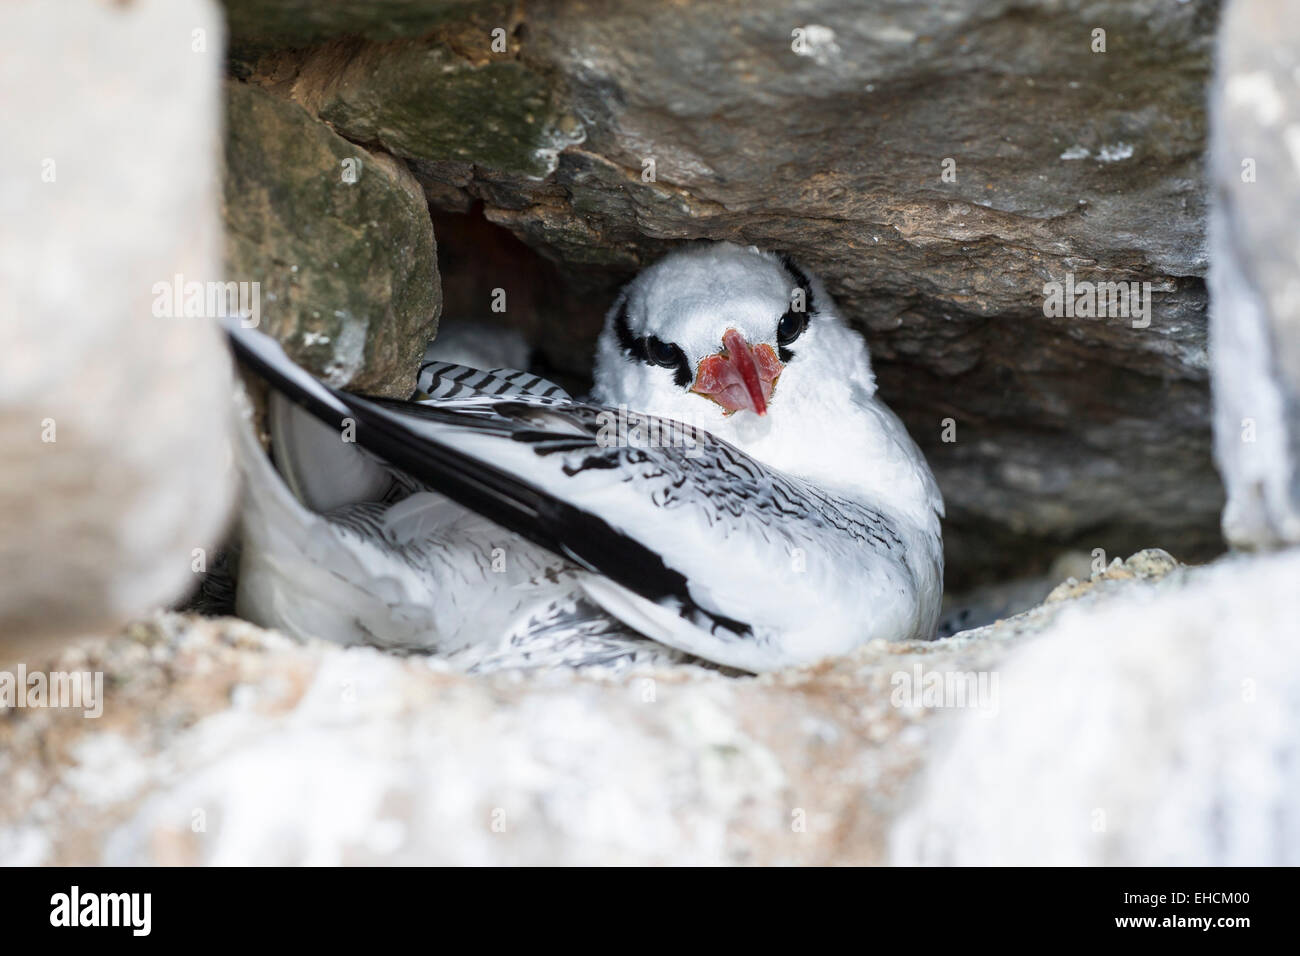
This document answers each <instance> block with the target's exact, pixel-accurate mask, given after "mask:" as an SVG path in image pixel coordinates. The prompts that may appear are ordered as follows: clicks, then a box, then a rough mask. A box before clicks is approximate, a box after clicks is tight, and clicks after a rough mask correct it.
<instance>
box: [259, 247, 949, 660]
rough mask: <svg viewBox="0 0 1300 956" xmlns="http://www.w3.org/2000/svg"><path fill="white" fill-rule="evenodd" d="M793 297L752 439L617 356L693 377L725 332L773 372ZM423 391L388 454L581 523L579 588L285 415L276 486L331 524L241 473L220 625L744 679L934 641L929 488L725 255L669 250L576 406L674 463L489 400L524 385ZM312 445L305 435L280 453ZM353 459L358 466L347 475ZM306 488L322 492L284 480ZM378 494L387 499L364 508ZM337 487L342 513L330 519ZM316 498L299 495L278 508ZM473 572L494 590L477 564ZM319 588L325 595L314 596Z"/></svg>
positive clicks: (852, 358) (600, 431) (826, 327)
mask: <svg viewBox="0 0 1300 956" xmlns="http://www.w3.org/2000/svg"><path fill="white" fill-rule="evenodd" d="M801 283H802V284H803V285H804V287H805V288H806V291H807V292H808V293H809V295H810V299H811V301H810V302H809V306H810V308H809V321H808V322H807V328H806V330H805V331H804V332H803V333H802V334H801V335H800V336H799V337H798V338H797V339H795V340H794V341H793V342H789V343H786V344H785V345H784V346H781V351H782V356H783V358H784V363H783V367H782V368H781V371H780V374H779V378H778V379H777V381H776V384H775V387H774V390H773V392H772V395H771V400H770V403H769V406H768V412H767V414H766V415H764V416H761V417H760V416H758V415H755V414H754V413H753V412H751V411H744V410H742V411H738V412H735V413H733V414H727V413H726V412H725V411H724V409H723V408H722V407H721V406H720V405H718V404H715V403H714V402H713V401H711V400H709V399H707V398H704V397H702V396H701V395H699V394H695V393H693V392H692V391H690V389H689V386H684V385H683V384H682V383H681V381H680V380H679V377H678V376H675V374H674V371H673V369H670V368H666V367H662V366H657V365H653V364H648V363H646V362H645V361H643V360H642V359H639V358H638V357H637V355H636V354H635V353H636V351H637V349H636V348H632V349H629V348H628V339H627V336H628V334H629V332H630V334H631V335H632V336H633V337H634V338H636V339H638V340H640V339H644V338H645V337H647V336H654V337H656V338H657V339H659V340H661V341H662V342H669V343H673V344H675V345H676V346H677V347H679V348H680V349H681V350H682V352H683V353H684V355H685V358H686V361H687V363H689V366H690V368H692V369H693V368H695V367H697V366H698V365H699V363H700V362H701V361H703V360H704V359H705V358H707V357H708V356H710V355H713V354H715V353H718V352H719V350H720V349H721V348H722V337H723V334H724V333H726V332H727V331H728V330H729V329H730V330H736V331H738V332H740V333H741V334H742V335H743V336H744V339H745V341H747V342H748V343H752V344H755V345H757V344H759V343H770V344H771V346H772V347H773V349H774V350H775V349H776V348H777V347H778V345H779V343H778V341H777V325H778V322H780V320H781V317H782V315H783V314H785V313H786V311H787V310H788V309H789V307H790V296H791V291H792V287H793V286H794V285H798V284H801ZM619 322H621V323H623V324H624V326H625V328H624V330H623V331H622V333H621V334H620V332H619V330H618V328H617V327H616V325H617V323H619ZM439 375H440V376H441V377H438V376H434V377H432V378H430V380H428V381H424V382H422V386H424V387H426V391H431V392H432V393H434V394H437V395H438V397H436V398H433V399H431V400H429V401H428V402H426V403H425V405H424V411H421V412H419V413H418V414H416V413H415V410H411V409H407V410H398V411H399V412H400V414H401V415H402V416H403V421H404V423H405V424H404V425H403V426H402V427H403V428H407V429H409V434H410V436H411V438H410V440H411V441H413V442H416V443H419V442H428V443H431V444H433V445H440V446H443V447H449V448H454V449H455V450H456V451H457V453H459V454H462V455H464V456H467V460H468V462H469V463H470V465H469V467H470V468H473V467H474V464H473V463H475V462H478V463H485V464H486V465H490V466H491V467H492V468H494V469H498V470H499V471H500V472H502V473H505V474H506V475H512V476H518V477H520V478H521V479H523V480H524V481H525V482H526V483H527V486H528V488H529V489H531V490H532V491H536V492H537V493H538V494H540V495H541V496H543V498H544V499H545V500H554V501H556V502H559V503H563V504H567V505H570V506H572V508H573V512H572V513H573V514H576V515H578V518H577V519H576V520H578V521H579V522H581V521H582V520H585V519H583V518H582V517H581V516H582V515H587V516H591V517H593V518H594V519H596V520H597V521H599V522H600V523H601V524H602V525H603V526H606V527H607V528H608V529H609V534H611V535H612V536H613V540H614V546H613V556H612V557H610V556H608V555H606V553H605V552H600V553H599V554H597V556H596V557H595V558H591V557H590V556H588V555H578V557H579V560H580V561H582V562H583V563H585V564H586V565H587V567H586V568H584V567H580V566H579V564H578V563H575V562H574V561H567V560H565V559H564V558H561V557H558V556H557V555H556V554H554V553H553V552H552V551H550V550H547V549H546V548H543V547H540V546H539V545H538V544H535V543H533V542H531V541H528V540H525V539H524V538H523V537H520V536H519V535H517V534H512V533H510V532H507V531H505V530H503V529H502V528H500V527H498V526H497V525H495V524H493V523H492V522H491V521H488V520H486V519H485V518H482V517H479V516H478V515H475V514H473V513H471V512H468V511H467V510H466V509H464V508H462V507H461V506H460V505H457V504H455V503H452V502H450V501H448V500H447V499H445V498H442V497H441V496H440V495H438V494H437V493H436V490H435V489H432V488H424V487H420V486H418V483H416V482H413V481H411V480H410V479H409V478H406V477H405V476H403V475H401V474H400V473H398V472H395V471H393V470H392V469H390V468H388V467H387V466H386V465H384V464H383V463H381V462H377V461H375V460H374V459H373V458H371V457H370V456H368V455H367V454H366V453H365V452H364V451H362V450H360V449H358V448H357V447H356V446H355V445H348V444H346V443H343V442H339V441H338V435H337V430H334V429H331V428H330V427H329V426H320V425H319V424H318V423H314V422H310V421H308V420H307V418H306V413H304V412H302V411H301V410H297V409H294V410H292V411H290V410H289V409H288V408H287V407H284V406H279V407H278V411H277V408H276V407H274V406H273V412H276V415H275V417H276V424H275V426H274V427H273V432H275V433H276V434H277V435H278V436H279V440H280V442H281V450H280V451H278V452H277V463H278V464H279V465H280V467H281V470H282V471H284V472H286V473H287V474H288V475H289V483H290V485H291V486H292V487H294V488H295V489H296V490H298V491H299V493H300V494H303V497H304V499H305V500H307V501H308V502H311V501H312V495H313V494H316V495H319V498H318V500H317V504H318V505H319V504H320V503H321V502H324V503H326V504H329V505H330V506H332V507H334V509H335V510H334V511H333V512H331V513H329V514H327V515H325V516H319V515H316V514H314V513H313V512H311V511H310V510H309V509H307V508H306V507H304V506H303V504H301V503H300V502H298V501H297V500H296V499H294V498H293V496H292V495H287V494H283V493H279V494H277V493H274V492H267V491H265V490H264V489H262V487H261V486H262V485H266V484H269V483H272V482H274V481H276V480H277V479H276V478H275V475H274V473H273V472H271V471H270V470H269V467H268V466H267V465H266V462H265V459H264V456H260V457H261V458H262V461H261V462H260V463H259V462H253V463H250V464H246V466H245V467H246V470H248V471H250V478H251V479H252V483H253V485H254V487H255V493H254V495H253V496H252V497H253V498H254V499H255V503H254V504H253V505H252V506H251V507H252V510H253V512H254V520H253V521H249V520H247V519H248V516H247V515H246V520H245V523H244V526H245V536H246V538H247V539H248V540H246V542H245V552H244V553H245V557H244V567H243V569H242V574H243V576H244V579H243V580H241V584H240V595H241V608H242V609H243V611H244V612H245V613H248V614H249V615H250V616H253V617H255V618H257V619H259V620H261V621H262V622H264V623H270V624H276V625H278V626H282V627H285V626H287V627H289V628H290V629H293V630H298V631H301V632H304V633H317V634H321V635H323V636H327V637H332V638H334V639H337V640H344V641H351V640H367V641H372V642H378V643H386V644H393V645H399V646H407V647H425V648H430V649H437V650H441V651H444V652H456V653H459V654H461V655H466V654H468V655H469V658H470V659H472V660H474V661H475V662H479V663H482V662H489V661H501V662H506V663H518V662H519V660H520V654H519V653H515V654H513V655H512V654H511V653H509V651H510V649H512V648H514V649H519V648H524V651H523V652H522V654H523V657H524V658H526V659H527V660H528V661H529V662H530V663H542V662H548V661H552V660H556V659H563V660H564V662H566V663H572V662H582V661H583V660H584V659H587V658H589V657H593V656H599V657H600V658H601V659H602V660H610V659H615V658H620V659H633V658H635V657H636V655H638V654H639V655H640V656H642V657H644V656H645V655H646V653H647V645H646V643H645V641H644V640H642V639H640V638H638V637H636V636H635V634H636V633H639V634H640V635H644V636H645V637H648V638H652V639H654V640H655V641H658V642H660V643H661V644H663V645H666V646H668V647H671V648H675V649H677V650H679V651H682V652H686V653H689V654H693V655H696V656H698V657H701V658H704V659H706V660H709V661H714V662H717V663H721V664H724V665H729V666H733V667H738V668H743V669H747V670H754V671H759V670H767V669H771V668H774V667H779V666H782V665H785V664H788V663H794V662H800V661H809V660H814V659H817V658H819V657H822V656H825V655H829V654H837V653H842V652H844V651H847V650H849V649H850V648H852V647H853V646H856V645H857V644H860V643H862V642H864V641H866V640H870V639H872V638H884V639H891V640H894V639H905V638H914V637H921V638H925V637H930V636H932V635H933V631H934V626H935V621H936V619H937V614H938V606H939V597H940V592H941V583H942V554H941V543H940V537H939V525H938V518H939V514H940V513H941V511H942V501H941V499H940V497H939V494H938V490H937V488H936V486H935V484H934V480H933V478H932V477H931V475H930V471H929V469H928V467H927V466H926V464H925V461H924V459H923V457H922V456H921V454H920V452H919V451H918V450H917V448H916V446H915V445H914V444H913V443H912V441H911V439H910V437H909V436H908V435H907V432H906V430H905V429H904V428H903V426H902V424H901V423H900V422H899V421H898V419H897V418H896V417H895V416H894V415H893V413H892V412H890V411H889V409H888V408H886V407H885V406H884V404H883V403H881V402H880V400H879V399H878V397H877V396H876V395H875V382H874V378H873V376H872V373H871V368H870V361H869V356H868V354H867V349H866V345H865V343H864V342H863V341H862V339H861V338H860V337H859V336H858V335H857V334H856V333H855V332H853V331H852V330H851V329H849V328H848V327H847V326H845V325H844V323H843V322H842V321H841V320H840V319H839V317H838V316H837V315H836V314H835V311H834V307H833V305H832V303H831V302H830V299H829V297H828V296H827V294H826V292H825V290H824V288H823V287H822V286H821V285H820V283H818V282H817V281H816V280H815V279H812V278H811V277H807V276H805V275H804V274H803V273H802V272H801V271H800V270H798V267H797V266H794V265H793V264H790V263H786V262H783V261H782V260H780V259H778V258H777V257H775V256H771V255H768V254H765V253H762V252H759V251H758V250H755V249H742V248H739V247H736V246H732V245H728V244H714V245H707V246H700V247H694V248H691V249H688V250H684V251H682V252H679V253H676V254H674V255H673V256H670V257H668V258H667V259H665V260H664V261H663V262H661V263H659V264H658V265H656V266H654V267H652V268H651V269H648V270H646V271H645V272H644V273H642V275H640V276H639V277H638V278H637V279H636V280H635V281H634V282H633V283H632V284H631V285H630V286H629V287H628V288H627V289H626V290H625V292H624V295H623V296H621V297H620V300H619V302H618V303H616V305H615V307H614V309H612V310H611V313H610V316H609V319H608V320H607V323H606V328H605V330H604V332H603V333H602V335H601V337H600V340H599V342H598V348H597V356H596V376H595V379H596V390H595V397H596V399H597V400H598V401H599V402H601V403H602V404H603V405H604V406H607V407H612V408H613V409H617V408H618V407H619V406H624V407H625V408H626V409H628V410H631V411H634V412H641V413H649V414H653V415H657V416H662V417H664V418H667V419H673V420H676V421H684V422H687V423H689V424H690V425H692V426H696V427H698V428H700V429H703V431H702V432H699V433H693V432H691V433H687V443H686V444H684V445H683V444H678V445H677V446H676V447H673V446H672V445H671V444H670V445H669V447H660V446H652V447H644V445H643V444H641V443H638V441H637V438H638V437H642V438H644V437H645V433H644V432H642V433H641V434H640V436H638V434H637V433H636V432H635V430H633V432H632V433H631V434H628V433H627V432H626V429H625V430H624V431H623V432H620V431H618V430H617V428H614V429H611V428H610V425H611V423H612V422H615V423H616V422H618V421H620V419H619V417H618V413H617V412H616V411H614V412H611V411H609V410H607V409H602V408H600V407H596V406H592V405H584V404H581V403H572V402H571V401H569V400H568V399H567V397H564V396H556V395H555V393H553V392H552V393H546V394H543V393H544V392H545V390H546V386H547V385H548V384H549V383H544V384H542V385H538V386H534V387H532V388H523V389H520V388H517V387H511V386H512V385H518V384H519V383H520V382H521V381H522V382H524V383H526V384H531V379H530V378H529V377H526V376H525V377H523V378H522V379H521V378H520V377H519V376H518V375H512V374H511V373H497V374H496V375H495V376H487V377H483V376H481V375H480V376H478V377H476V376H475V375H474V374H473V373H468V372H466V373H464V374H460V373H454V372H450V371H448V370H446V369H441V370H440V372H439ZM503 383H504V384H503ZM475 386H479V387H475ZM494 391H501V392H502V394H499V395H497V394H492V393H493V392H494ZM449 393H450V394H449ZM357 401H359V400H357ZM363 410H364V409H363ZM623 420H624V421H626V416H624V419H623ZM635 422H636V419H633V424H634V426H635ZM313 426H314V427H315V428H316V429H317V434H316V437H315V438H314V439H312V440H306V439H303V438H302V435H303V434H305V433H308V432H310V430H311V428H312V427H313ZM321 428H324V430H325V432H324V435H323V437H322V434H321V433H320V429H321ZM652 434H653V433H652ZM658 434H659V435H660V437H662V436H664V435H667V434H676V435H677V436H678V437H680V436H681V432H680V430H679V431H677V432H675V433H673V432H669V431H668V430H667V429H665V430H664V431H663V432H660V433H658ZM624 438H627V439H630V440H628V441H626V442H621V441H620V440H621V439H624ZM245 451H246V452H247V453H248V454H249V455H251V454H253V453H254V452H255V451H256V450H255V449H250V448H246V449H245ZM357 456H362V458H363V459H364V460H365V461H364V464H360V465H358V464H357V463H356V461H355V460H354V461H352V462H351V463H349V462H348V459H349V458H351V459H355V458H356V457H357ZM321 470H323V471H326V472H328V474H330V475H331V476H334V477H332V478H331V479H330V480H328V481H321V480H319V479H317V480H314V481H313V480H308V479H304V478H302V477H301V474H302V473H310V472H313V471H321ZM377 474H382V475H383V476H384V480H385V481H387V482H388V485H387V486H386V487H385V489H384V490H383V491H382V492H380V491H378V489H377V486H376V485H377V481H378V479H377V478H376V475H377ZM350 483H354V484H355V500H354V501H352V502H350V503H348V502H341V501H340V499H341V498H347V497H348V491H347V488H348V485H349V484H350ZM321 485H323V486H324V491H323V492H320V491H309V493H306V494H304V493H303V489H314V488H318V486H321ZM281 492H283V488H281ZM530 493H531V492H530ZM264 495H265V497H266V502H264V503H263V504H261V505H259V504H257V503H256V499H257V498H259V497H262V496H264ZM268 512H274V513H268ZM286 529H288V530H286ZM602 533H603V532H602ZM625 546H626V547H625ZM638 548H644V549H648V553H649V555H650V561H649V564H647V568H649V565H650V564H654V563H655V562H658V561H661V562H662V567H661V569H660V570H661V571H662V572H663V573H662V575H661V577H662V578H663V579H664V580H668V579H672V580H678V579H680V580H681V581H682V582H684V583H683V584H682V586H681V587H680V588H679V589H678V590H676V591H674V590H673V587H669V589H668V590H669V592H672V593H668V592H663V591H661V592H653V589H652V588H650V589H647V588H642V587H640V586H639V582H638V580H637V578H636V574H637V569H636V568H633V569H632V572H631V573H630V574H628V573H627V568H626V566H625V565H626V561H627V560H629V558H628V554H632V555H633V556H634V560H635V561H643V562H644V561H646V556H645V554H643V553H642V552H640V551H638V550H637V549H638ZM561 550H563V549H561ZM635 555H641V556H640V557H635ZM494 556H495V557H496V558H497V561H498V564H504V568H501V567H497V568H494V567H493V558H494ZM601 561H605V562H606V564H605V565H601V563H600V562H601ZM308 565H311V567H308ZM597 566H601V567H604V568H605V570H607V571H608V572H609V573H608V574H602V573H598V571H596V570H593V568H594V567H597ZM620 570H621V571H622V572H623V573H622V576H621V577H620ZM653 570H654V569H653V568H651V569H650V570H647V572H646V579H647V580H649V579H650V578H652V577H654V573H658V572H654V573H652V572H653ZM329 585H332V586H333V588H334V593H332V594H328V595H325V594H321V593H319V592H320V591H321V590H322V589H326V588H327V586H329ZM674 587H675V586H674ZM357 591H361V592H365V593H364V594H363V595H357V594H356V593H355V592H357ZM638 592H640V593H638ZM652 592H653V593H652ZM596 607H599V608H601V609H603V614H597V613H596V612H595V608H596ZM305 609H309V610H305ZM332 615H333V616H336V618H337V619H333V618H332ZM595 618H600V619H601V620H597V621H594V626H593V619H595ZM530 635H533V638H534V639H535V642H536V643H535V644H534V647H535V651H536V652H535V653H530V652H529V651H528V647H529V644H530ZM570 635H572V640H570V639H569V636H570ZM557 646H563V648H564V650H563V652H562V653H559V654H557V653H556V652H555V648H556V647H557Z"/></svg>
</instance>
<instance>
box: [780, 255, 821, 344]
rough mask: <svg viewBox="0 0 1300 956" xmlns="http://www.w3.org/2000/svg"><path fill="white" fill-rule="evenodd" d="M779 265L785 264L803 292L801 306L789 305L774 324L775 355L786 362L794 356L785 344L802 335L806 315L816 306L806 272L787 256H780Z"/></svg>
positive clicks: (805, 326) (795, 283)
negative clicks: (800, 307)
mask: <svg viewBox="0 0 1300 956" xmlns="http://www.w3.org/2000/svg"><path fill="white" fill-rule="evenodd" d="M781 265H783V266H785V268H786V271H787V272H789V273H790V278H791V279H793V280H794V285H795V288H797V289H800V290H801V291H802V292H803V308H802V309H800V310H796V309H795V308H794V306H793V305H791V307H790V308H789V309H787V310H786V313H785V315H783V316H781V320H780V321H779V322H778V323H777V325H776V347H777V357H778V358H779V359H780V360H781V361H782V362H788V361H790V359H792V358H793V357H794V352H792V351H790V349H789V348H787V347H786V346H788V345H789V344H790V343H791V342H793V341H794V340H795V339H797V338H798V337H799V336H801V335H803V333H804V330H805V329H806V328H808V316H809V315H810V314H811V313H812V312H815V311H816V309H817V306H816V303H815V302H814V301H813V290H812V283H811V282H810V281H808V274H807V273H806V272H804V271H803V270H802V269H800V268H799V267H798V266H797V265H796V264H795V262H794V260H793V259H791V258H790V257H789V256H785V255H783V256H781Z"/></svg>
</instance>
